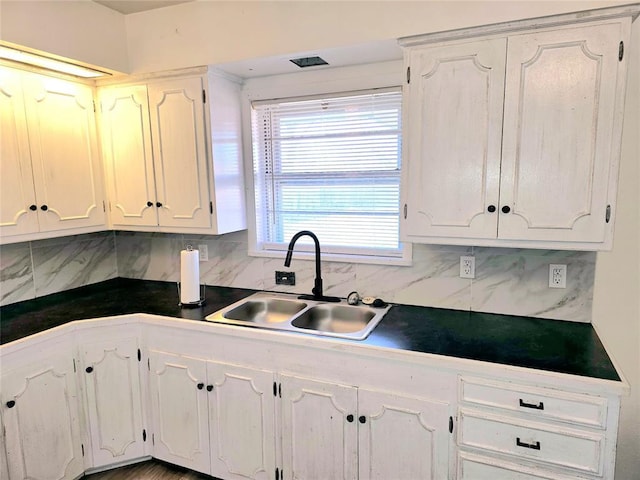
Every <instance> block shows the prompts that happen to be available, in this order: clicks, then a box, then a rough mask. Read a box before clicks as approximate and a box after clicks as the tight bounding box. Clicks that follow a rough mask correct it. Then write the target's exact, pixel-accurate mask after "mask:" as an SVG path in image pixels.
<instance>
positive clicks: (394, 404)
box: [358, 388, 449, 480]
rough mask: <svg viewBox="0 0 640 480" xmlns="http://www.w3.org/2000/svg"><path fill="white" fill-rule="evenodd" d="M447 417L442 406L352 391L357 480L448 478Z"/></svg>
mask: <svg viewBox="0 0 640 480" xmlns="http://www.w3.org/2000/svg"><path fill="white" fill-rule="evenodd" d="M448 412H449V407H448V405H447V404H446V403H441V402H434V401H431V400H425V399H421V398H411V397H403V396H398V395H394V394H390V393H382V392H376V391H371V390H364V389H361V388H360V389H358V416H359V421H360V422H361V423H360V425H359V426H358V428H359V432H358V435H359V446H360V451H359V466H360V468H359V472H360V479H374V478H379V479H389V478H397V479H406V480H409V479H416V478H420V479H422V480H428V479H433V480H441V479H445V478H448V473H447V472H448V452H449V432H448V430H447V428H448V422H449V413H448ZM363 418H364V419H365V421H364V423H362V419H363ZM390 446H392V448H393V454H391V455H390V454H389V448H390Z"/></svg>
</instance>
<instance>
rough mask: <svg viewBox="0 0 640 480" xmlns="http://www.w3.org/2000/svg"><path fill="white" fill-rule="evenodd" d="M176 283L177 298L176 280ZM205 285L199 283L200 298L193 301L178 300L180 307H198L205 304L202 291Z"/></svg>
mask: <svg viewBox="0 0 640 480" xmlns="http://www.w3.org/2000/svg"><path fill="white" fill-rule="evenodd" d="M176 283H177V285H178V298H180V282H176ZM205 288H206V285H200V300H196V301H195V302H184V303H183V302H178V305H179V306H181V307H182V308H198V307H201V306H203V305H204V304H205V298H204V292H205Z"/></svg>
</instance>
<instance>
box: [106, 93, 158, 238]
mask: <svg viewBox="0 0 640 480" xmlns="http://www.w3.org/2000/svg"><path fill="white" fill-rule="evenodd" d="M100 98H101V100H100V103H101V111H102V137H103V146H104V149H103V151H104V156H105V171H106V172H107V175H106V176H107V185H108V191H109V205H110V207H109V209H110V215H111V222H112V223H113V224H114V225H147V226H149V225H151V226H153V225H157V224H158V215H157V207H156V191H155V177H154V172H153V153H152V148H151V125H150V123H149V102H148V100H147V87H146V86H144V85H134V86H127V87H118V88H112V89H107V90H103V91H102V92H101V95H100Z"/></svg>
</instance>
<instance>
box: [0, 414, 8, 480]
mask: <svg viewBox="0 0 640 480" xmlns="http://www.w3.org/2000/svg"><path fill="white" fill-rule="evenodd" d="M3 425H4V422H3V421H2V409H0V427H1V426H3ZM4 444H5V441H4V432H3V433H2V434H0V479H2V480H8V479H9V466H8V465H7V450H6V448H5V446H4Z"/></svg>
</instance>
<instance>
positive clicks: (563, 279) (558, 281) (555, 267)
mask: <svg viewBox="0 0 640 480" xmlns="http://www.w3.org/2000/svg"><path fill="white" fill-rule="evenodd" d="M549 288H567V266H566V265H562V264H554V263H551V264H549Z"/></svg>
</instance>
